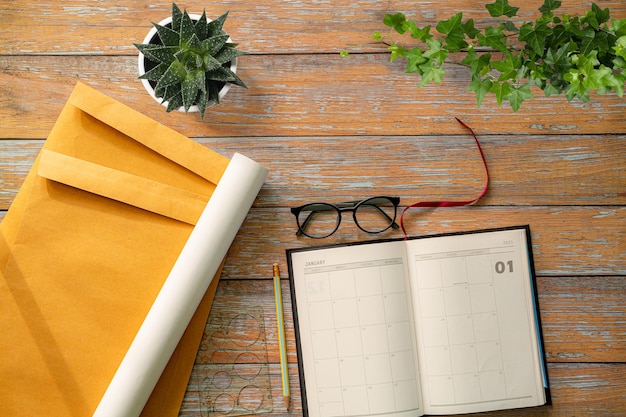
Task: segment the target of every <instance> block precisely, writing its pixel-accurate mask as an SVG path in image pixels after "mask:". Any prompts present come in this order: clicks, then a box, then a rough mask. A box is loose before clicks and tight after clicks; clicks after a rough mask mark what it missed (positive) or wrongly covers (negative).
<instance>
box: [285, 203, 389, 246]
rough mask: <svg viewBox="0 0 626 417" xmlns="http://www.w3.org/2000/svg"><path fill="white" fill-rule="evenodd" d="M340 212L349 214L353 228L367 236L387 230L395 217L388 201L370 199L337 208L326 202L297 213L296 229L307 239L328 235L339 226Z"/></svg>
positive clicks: (312, 205) (307, 206) (304, 208)
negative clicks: (351, 213) (297, 227)
mask: <svg viewBox="0 0 626 417" xmlns="http://www.w3.org/2000/svg"><path fill="white" fill-rule="evenodd" d="M342 211H353V212H354V214H353V219H354V220H355V222H356V224H357V226H358V227H359V228H360V229H361V230H363V231H365V232H369V233H380V232H382V231H384V230H387V229H388V228H389V227H391V225H392V224H393V222H394V220H395V217H396V207H395V205H394V203H393V202H392V201H391V200H389V199H388V198H385V197H374V198H370V199H368V200H364V201H362V202H360V203H342V204H339V205H337V206H335V205H332V204H326V203H312V204H307V205H305V206H303V207H302V209H301V210H300V212H299V213H298V216H297V221H298V226H299V228H300V230H301V231H303V232H304V234H305V235H307V236H309V237H313V238H323V237H327V236H330V235H332V234H333V233H334V232H335V231H336V230H337V228H338V227H339V223H340V222H341V212H342Z"/></svg>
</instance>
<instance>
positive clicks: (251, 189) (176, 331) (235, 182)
mask: <svg viewBox="0 0 626 417" xmlns="http://www.w3.org/2000/svg"><path fill="white" fill-rule="evenodd" d="M266 175H267V169H266V168H264V167H262V166H261V165H259V164H258V163H256V162H254V161H253V160H251V159H249V158H247V157H245V156H243V155H241V154H238V153H235V154H234V155H233V158H232V159H231V161H230V163H229V164H228V166H227V167H226V170H225V172H224V174H223V175H222V178H221V179H220V181H219V182H218V184H217V186H216V188H215V190H214V191H213V195H212V196H211V198H210V200H209V202H208V204H207V206H206V207H205V209H204V211H203V212H202V214H201V215H200V219H199V220H198V222H197V223H196V226H195V227H194V229H193V231H192V232H191V234H190V236H189V239H188V240H187V242H186V243H185V246H184V247H183V249H182V251H181V253H180V256H179V257H178V259H177V260H176V263H175V264H174V266H173V268H172V270H171V272H170V273H169V275H168V277H167V279H166V281H165V283H164V284H163V287H162V288H161V291H160V292H159V294H158V296H157V298H156V299H155V301H154V304H153V305H152V307H151V308H150V311H149V312H148V315H147V316H146V318H145V320H144V322H143V324H142V325H141V327H140V328H139V331H138V332H137V335H136V336H135V339H134V340H133V342H132V344H131V346H130V348H129V349H128V352H127V353H126V355H125V356H124V359H123V360H122V362H121V364H120V366H119V368H118V370H117V372H116V373H115V375H114V377H113V379H112V380H111V383H110V384H109V387H108V388H107V390H106V392H105V393H104V396H103V397H102V399H101V400H100V403H99V404H98V407H97V409H96V411H95V412H94V414H93V416H94V417H137V416H139V415H140V414H141V412H142V410H143V408H144V406H145V404H146V403H147V401H148V398H149V397H150V394H151V393H152V390H153V389H154V387H155V386H156V384H157V382H158V380H159V378H160V376H161V374H162V372H163V370H164V369H165V366H166V365H167V363H168V361H169V359H170V357H171V356H172V353H173V352H174V349H175V348H176V346H177V345H178V342H179V341H180V338H181V337H182V335H183V333H184V332H185V329H186V328H187V325H188V324H189V322H190V320H191V318H192V316H193V315H194V313H195V311H196V309H197V307H198V305H199V304H200V301H201V300H202V298H203V296H204V294H205V292H206V290H207V288H208V287H209V284H210V283H211V281H212V279H213V277H214V275H215V274H216V273H217V270H218V268H219V266H220V264H221V262H222V260H223V259H224V257H225V256H226V253H227V251H228V248H229V247H230V245H231V243H232V242H233V240H234V238H235V235H236V234H237V232H238V231H239V228H240V227H241V224H242V223H243V221H244V219H245V217H246V215H247V213H248V211H249V210H250V208H251V207H252V203H253V202H254V200H255V199H256V196H257V194H258V193H259V190H260V189H261V186H262V185H263V182H264V181H265V177H266Z"/></svg>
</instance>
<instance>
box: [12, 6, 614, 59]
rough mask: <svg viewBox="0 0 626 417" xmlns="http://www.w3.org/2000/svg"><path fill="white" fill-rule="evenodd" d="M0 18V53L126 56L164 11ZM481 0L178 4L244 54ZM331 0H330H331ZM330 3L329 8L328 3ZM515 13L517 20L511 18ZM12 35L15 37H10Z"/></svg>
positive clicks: (531, 12)
mask: <svg viewBox="0 0 626 417" xmlns="http://www.w3.org/2000/svg"><path fill="white" fill-rule="evenodd" d="M5 3H6V4H3V8H2V11H0V18H1V19H2V21H3V22H9V23H10V24H11V30H6V31H2V32H0V54H3V55H4V54H14V55H21V54H51V53H52V54H75V53H81V54H110V55H119V54H127V55H129V54H130V55H134V54H135V53H136V52H135V50H134V47H133V46H132V44H133V43H135V42H141V41H142V40H143V38H144V36H145V34H146V33H147V31H148V29H149V28H150V27H151V22H152V21H155V22H158V21H159V20H161V19H163V18H164V17H167V16H168V15H169V14H170V4H169V2H162V3H160V4H154V2H149V1H146V0H140V1H132V2H128V1H123V0H107V2H93V1H87V0H68V1H63V2H55V1H50V2H38V3H36V4H35V3H29V2H23V1H13V2H5ZM542 3H543V1H542V0H531V1H524V2H522V1H511V4H512V5H515V6H520V7H521V9H520V11H519V12H518V15H519V16H520V18H523V19H531V18H532V19H534V18H536V17H537V16H538V14H539V12H538V11H537V9H538V7H539V6H540V5H541V4H542ZM597 3H598V4H599V5H600V6H601V7H603V8H606V7H609V8H610V9H611V10H612V17H614V18H624V17H626V5H625V4H624V3H623V2H622V1H620V0H611V1H607V0H600V1H597ZM484 4H485V2H484V1H481V0H452V1H446V0H432V1H428V2H423V1H419V0H408V1H400V0H391V1H385V2H372V1H367V0H356V1H353V0H335V1H333V2H330V1H328V0H325V1H314V2H311V1H302V0H294V1H282V0H260V1H254V2H244V1H229V0H221V1H214V2H211V3H208V4H207V3H206V2H201V1H197V0H190V1H186V2H181V3H180V6H181V7H185V8H187V10H188V11H189V12H197V13H200V12H201V11H202V10H203V9H204V8H206V9H207V14H208V15H209V17H213V18H215V17H217V16H219V15H220V14H222V13H223V12H225V11H230V17H229V19H228V20H227V22H226V29H227V31H228V33H229V34H230V35H231V37H232V38H233V39H234V40H235V41H236V42H238V43H240V44H241V46H242V49H244V50H248V51H250V52H252V53H259V54H273V53H310V52H313V53H320V52H331V53H337V52H339V51H340V50H341V49H344V48H349V47H350V49H354V50H357V51H366V50H381V48H380V47H377V48H371V47H370V46H369V45H368V44H369V43H370V42H371V38H370V36H371V34H372V33H373V32H374V31H385V30H386V29H387V28H386V27H385V26H384V25H383V23H382V20H383V17H384V15H385V13H395V12H397V11H403V12H405V13H406V14H407V15H408V16H410V17H413V18H415V19H416V20H417V21H419V22H421V24H422V25H429V24H430V25H433V27H434V26H435V25H436V22H437V21H438V20H442V19H447V18H448V17H450V16H452V15H453V14H455V13H456V12H458V11H463V12H464V15H465V16H466V17H468V18H470V17H471V18H474V19H476V26H477V27H481V25H484V24H485V20H486V19H487V18H488V14H487V12H486V10H485V8H484ZM331 5H332V6H331ZM329 6H330V7H329ZM587 10H589V4H588V2H586V1H584V0H571V1H567V2H563V6H562V7H561V9H560V11H562V12H563V13H569V14H582V13H584V12H586V11H587ZM518 20H519V19H518ZM16 40H19V41H16Z"/></svg>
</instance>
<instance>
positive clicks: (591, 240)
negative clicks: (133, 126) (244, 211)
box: [0, 0, 626, 416]
mask: <svg viewBox="0 0 626 417" xmlns="http://www.w3.org/2000/svg"><path fill="white" fill-rule="evenodd" d="M511 3H512V4H514V5H518V6H522V9H521V11H520V14H521V15H524V16H529V15H532V14H533V13H534V12H535V11H536V9H537V7H538V6H539V5H540V4H541V2H540V1H538V0H529V1H525V2H519V1H518V2H515V1H511ZM516 3H517V4H516ZM563 3H566V5H565V6H563V10H564V11H566V12H569V13H577V12H578V13H580V12H581V11H583V10H586V9H587V8H588V3H587V2H586V1H582V0H571V1H564V2H563ZM598 3H599V4H600V6H601V7H603V8H604V7H610V8H611V9H612V15H613V17H615V18H625V17H626V3H624V2H623V0H613V1H603V0H599V1H598ZM180 6H181V7H186V8H187V9H188V11H190V12H201V11H202V9H203V8H205V7H206V8H207V14H208V15H209V16H210V17H217V16H218V15H220V14H221V13H223V12H224V11H226V10H230V16H229V19H228V20H227V23H226V27H225V28H226V30H227V31H228V32H229V34H230V35H231V37H232V38H233V39H234V40H235V41H236V42H238V43H239V44H240V48H241V49H243V50H247V51H249V52H250V53H251V54H250V55H249V56H245V57H242V58H240V61H239V70H238V73H239V74H240V76H241V77H242V78H243V79H244V80H245V81H246V82H247V84H248V85H249V89H248V90H244V89H241V88H233V89H231V91H230V93H229V94H228V95H227V96H226V98H225V99H224V100H223V102H222V103H221V104H220V105H219V106H217V107H214V108H212V109H210V110H209V111H208V112H207V116H206V118H205V119H204V120H201V119H200V118H199V116H198V115H197V114H188V115H185V114H182V113H176V112H174V113H166V112H165V111H164V109H163V108H162V107H161V106H159V105H158V104H157V103H156V102H155V101H153V99H152V98H150V97H149V96H148V94H147V93H146V92H145V91H144V89H143V87H142V85H141V83H140V81H139V80H138V79H137V51H136V49H135V48H134V47H133V43H135V42H141V41H142V40H143V37H144V36H145V34H146V33H147V31H148V30H149V28H150V27H151V22H152V21H159V20H161V19H162V18H164V17H166V16H168V14H169V13H170V4H169V3H167V2H149V1H146V0H134V1H122V0H96V1H94V0H64V1H61V2H56V1H54V2H53V1H34V0H14V1H4V2H3V4H2V8H1V10H0V21H2V22H3V23H4V25H5V26H4V29H3V30H2V31H0V127H1V129H0V210H2V212H0V218H1V217H2V216H3V215H4V212H5V211H6V210H7V209H8V208H9V206H10V205H11V202H12V200H13V198H14V197H15V195H16V193H17V191H18V189H19V187H20V185H21V183H22V181H23V179H24V177H25V175H26V173H27V172H28V170H29V169H30V166H31V164H32V163H33V161H34V159H35V156H36V155H37V153H38V151H39V149H40V148H41V146H42V144H43V141H44V140H45V138H46V136H47V134H48V132H49V131H50V129H51V128H52V125H53V123H54V122H55V120H56V118H57V116H58V115H59V112H60V110H61V108H62V106H63V105H64V103H65V101H66V100H67V98H68V96H69V94H70V92H71V91H72V89H73V87H74V85H75V84H76V82H77V81H82V82H84V83H86V84H88V85H90V86H92V87H94V88H96V89H98V90H100V91H101V92H103V93H105V94H107V95H109V96H111V97H113V98H114V99H116V100H119V101H121V102H123V103H124V104H127V105H129V106H130V107H133V108H135V109H137V110H140V111H141V112H143V113H144V114H146V115H148V116H150V117H152V118H154V119H156V120H158V121H160V122H161V123H163V124H165V125H167V126H169V127H171V128H173V129H175V130H177V131H179V132H181V133H183V134H185V135H187V136H189V137H192V138H193V139H195V140H197V141H198V142H200V143H202V144H204V145H206V146H208V147H210V148H212V149H214V150H216V151H218V152H220V153H222V154H224V155H226V156H229V157H230V156H232V154H233V152H235V151H236V152H240V153H243V154H244V155H247V156H249V157H251V158H252V159H254V160H256V161H258V162H260V163H261V164H263V165H265V166H267V167H268V168H269V169H270V174H269V176H268V178H267V181H266V183H265V185H264V187H263V188H262V190H261V192H260V194H259V196H258V199H257V200H256V202H255V204H254V206H253V208H252V210H251V211H250V213H249V215H248V217H247V219H246V221H245V222H244V224H243V227H242V228H241V230H240V232H239V234H238V235H237V237H236V239H235V242H234V244H233V245H232V247H231V249H230V251H229V254H228V257H227V260H226V264H225V267H224V271H223V275H222V279H221V281H220V284H219V288H218V293H217V296H216V299H215V302H214V304H213V310H212V313H211V314H214V315H220V314H228V312H233V311H234V312H246V311H247V312H250V311H251V309H252V308H256V309H257V310H254V311H255V314H257V316H256V317H257V318H260V319H261V321H262V329H263V330H264V339H265V340H264V341H263V343H264V344H263V346H262V348H263V349H264V351H265V352H267V360H266V362H264V363H263V364H262V365H263V369H264V371H263V372H264V375H265V376H266V377H267V379H268V383H267V384H266V385H264V386H261V388H262V389H265V390H267V391H269V394H270V395H271V404H270V406H269V407H267V408H265V409H262V410H261V409H260V410H259V411H260V412H264V413H267V415H301V414H302V403H301V396H300V389H299V388H300V384H299V381H298V377H297V375H298V374H297V358H296V349H295V335H294V328H293V317H292V310H291V307H290V298H289V282H288V279H287V266H286V265H287V264H286V257H285V249H287V248H295V247H302V246H310V245H313V244H321V243H324V244H327V243H336V242H352V241H362V240H369V239H372V238H373V236H370V235H366V234H364V233H362V232H359V231H358V229H357V228H356V227H355V226H354V224H352V223H351V222H350V221H345V223H343V224H342V227H341V228H340V230H339V231H338V232H337V234H336V235H335V236H333V237H331V238H327V239H325V240H322V241H313V240H311V239H308V238H298V237H296V236H295V221H294V218H293V216H292V215H291V214H290V212H289V207H291V206H295V205H299V204H302V203H305V202H310V201H315V200H325V201H330V202H340V201H347V200H356V199H362V198H365V197H369V196H375V195H381V194H382V195H398V196H400V197H401V206H402V207H404V206H406V205H408V204H411V203H415V202H418V201H424V200H437V199H446V200H468V199H472V198H473V197H474V196H476V195H477V194H478V193H479V192H480V190H481V189H482V186H483V181H484V173H483V168H482V163H481V160H480V157H479V155H478V153H477V150H476V147H475V144H474V142H473V140H472V138H471V136H469V135H468V134H467V131H466V130H464V129H463V128H462V127H461V126H460V125H459V124H457V123H456V122H455V120H454V117H458V118H460V119H462V120H463V121H465V122H466V123H467V124H468V125H470V126H471V127H472V128H473V129H474V130H475V132H476V134H477V135H478V138H479V140H480V142H481V144H482V146H483V149H484V152H485V156H486V158H487V162H488V164H489V169H490V174H491V184H490V188H489V192H488V193H487V195H486V196H485V197H484V198H483V199H482V200H480V201H479V202H478V203H477V204H476V205H474V206H471V207H462V208H444V209H437V210H421V211H420V210H412V211H410V212H409V214H408V215H407V217H406V219H405V221H406V225H407V229H408V233H409V234H411V235H420V234H433V233H439V232H453V231H465V230H474V229H483V228H490V227H497V226H511V225H520V224H529V225H530V227H531V231H532V239H533V249H534V252H535V267H536V271H537V275H538V289H539V291H538V292H539V301H540V308H541V317H542V320H543V334H544V338H545V349H546V354H547V359H548V372H549V378H550V384H551V387H552V396H553V404H552V405H551V406H546V407H540V408H533V409H526V410H514V411H501V412H493V413H487V414H486V415H490V416H603V415H611V416H623V415H626V283H625V280H624V278H625V276H626V243H625V242H624V239H625V235H626V99H625V98H619V97H617V96H616V95H615V94H611V95H606V96H593V97H592V101H591V102H590V103H581V102H572V103H567V102H566V101H565V99H564V98H563V97H549V98H546V97H543V96H541V92H540V91H535V94H536V95H537V97H536V98H534V99H532V100H531V101H528V102H525V103H524V104H523V107H522V109H521V110H520V111H519V112H517V113H514V112H513V111H512V110H511V109H510V108H508V107H504V108H502V109H500V108H497V107H496V105H495V104H494V103H493V100H492V99H486V100H485V102H484V103H483V106H482V107H481V108H478V107H477V106H476V103H475V99H474V96H473V93H471V92H468V91H466V89H465V85H466V84H467V80H468V76H469V75H468V74H469V73H468V70H467V69H466V68H464V67H462V66H459V65H453V64H450V65H447V66H446V69H447V71H448V75H447V77H446V79H445V82H444V84H443V85H442V86H441V87H436V86H429V87H425V88H422V89H417V88H416V86H417V82H418V79H417V78H416V77H415V76H413V75H406V74H404V72H403V64H402V63H400V62H396V63H390V62H389V61H388V56H387V55H386V54H385V51H384V48H381V47H379V46H374V45H370V44H368V43H369V42H370V39H369V36H370V34H371V33H372V32H373V31H375V30H385V29H384V26H383V25H382V18H383V16H384V14H385V13H387V12H395V11H399V10H401V11H405V12H407V14H408V15H410V16H412V17H415V18H417V19H419V20H420V21H421V22H422V23H423V24H428V23H432V22H434V21H435V20H440V19H443V18H447V17H448V16H450V15H451V14H452V13H454V12H456V11H458V10H462V11H464V12H466V15H467V16H470V15H471V16H472V17H475V18H476V19H477V26H478V25H480V23H481V22H482V21H483V20H482V19H483V17H484V16H485V13H484V12H483V6H482V4H481V1H478V0H431V1H417V0H405V1H396V0H390V1H381V2H374V1H368V0H350V1H348V0H312V1H303V0H290V1H285V0H256V1H242V0H239V1H237V0H218V1H214V2H208V3H207V2H200V1H187V2H185V3H180ZM342 49H349V50H350V51H351V52H352V55H351V57H349V58H342V57H340V56H339V52H340V50H342ZM400 236H401V235H400V234H399V232H396V231H393V232H388V233H384V234H383V235H382V236H380V235H378V236H376V237H400ZM274 262H278V263H279V264H280V266H281V269H282V271H283V281H282V287H283V292H284V303H285V316H286V332H287V339H288V357H289V369H290V378H291V385H292V391H293V394H292V396H293V398H292V404H291V408H290V411H289V412H287V411H286V409H285V406H284V403H283V400H282V395H281V387H280V368H279V365H278V351H277V338H276V336H277V334H276V327H275V310H274V298H273V292H272V280H271V276H272V267H271V266H272V263H274ZM242 326H243V327H242V329H241V330H242V332H241V334H242V335H244V337H245V333H246V327H245V323H243V324H242ZM206 349H209V347H207V346H206V345H204V346H203V347H201V350H200V354H199V355H203V354H205V355H206V354H207V352H206ZM196 394H197V393H196ZM193 395H194V394H193V393H192V392H189V393H188V396H187V398H186V400H185V402H184V403H183V409H182V411H181V415H184V416H200V415H204V414H201V413H200V412H198V411H194V407H195V409H197V407H196V406H194V401H195V400H194V398H192V397H193Z"/></svg>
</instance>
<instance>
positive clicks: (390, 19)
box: [383, 13, 408, 35]
mask: <svg viewBox="0 0 626 417" xmlns="http://www.w3.org/2000/svg"><path fill="white" fill-rule="evenodd" d="M383 23H384V24H385V25H387V26H389V27H390V28H392V29H393V30H395V31H396V32H398V33H399V34H401V35H402V34H403V33H405V32H406V31H407V29H408V27H407V25H406V16H405V15H404V13H396V14H386V15H385V17H384V18H383Z"/></svg>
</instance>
